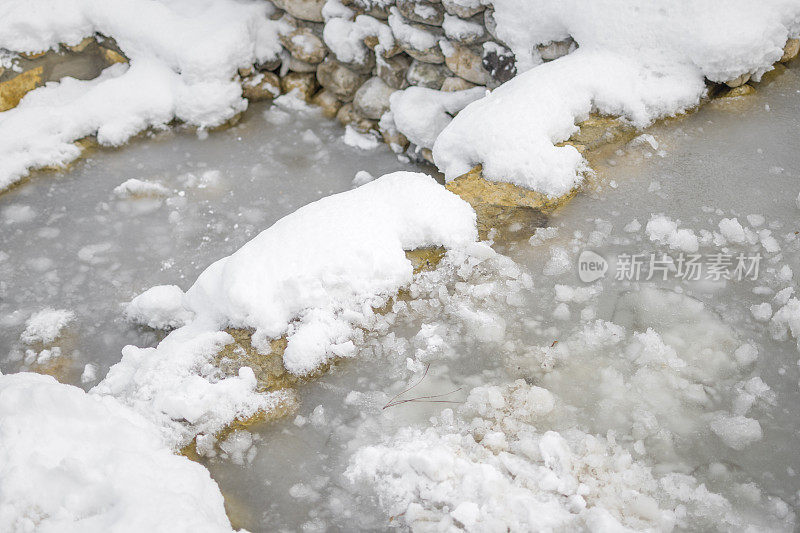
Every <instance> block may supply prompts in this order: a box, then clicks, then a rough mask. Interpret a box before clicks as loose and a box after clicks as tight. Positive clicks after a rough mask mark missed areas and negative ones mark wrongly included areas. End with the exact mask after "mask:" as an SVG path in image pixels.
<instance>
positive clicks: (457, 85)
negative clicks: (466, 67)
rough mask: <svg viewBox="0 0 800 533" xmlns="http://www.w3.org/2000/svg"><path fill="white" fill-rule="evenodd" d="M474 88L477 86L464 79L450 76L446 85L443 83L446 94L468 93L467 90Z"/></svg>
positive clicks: (446, 80)
mask: <svg viewBox="0 0 800 533" xmlns="http://www.w3.org/2000/svg"><path fill="white" fill-rule="evenodd" d="M473 87H477V85H475V84H474V83H470V82H468V81H467V80H465V79H464V78H459V77H458V76H450V77H449V78H447V79H445V80H444V83H442V88H441V90H442V91H443V92H446V93H452V92H455V91H466V90H467V89H472V88H473Z"/></svg>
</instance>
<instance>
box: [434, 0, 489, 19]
mask: <svg viewBox="0 0 800 533" xmlns="http://www.w3.org/2000/svg"><path fill="white" fill-rule="evenodd" d="M442 6H443V7H444V10H445V11H447V12H448V13H449V14H450V15H455V16H456V17H461V18H463V19H468V18H470V17H473V16H475V15H477V14H478V13H480V12H481V11H483V10H484V9H486V6H485V5H483V4H482V3H481V1H480V0H442Z"/></svg>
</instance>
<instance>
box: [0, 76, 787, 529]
mask: <svg viewBox="0 0 800 533" xmlns="http://www.w3.org/2000/svg"><path fill="white" fill-rule="evenodd" d="M799 88H800V80H799V79H798V69H797V68H794V69H791V70H789V71H788V72H786V73H784V74H783V75H781V76H779V77H778V78H777V79H776V81H774V82H773V83H771V84H769V85H766V86H764V87H762V88H760V89H759V92H758V94H756V95H755V96H751V97H748V98H746V99H738V100H730V101H728V102H725V103H714V104H712V105H709V106H706V107H705V108H703V109H702V110H701V111H699V112H698V113H695V114H693V115H692V116H689V117H687V118H685V119H683V120H681V121H679V122H674V123H671V124H668V125H666V126H663V127H660V128H657V129H655V130H654V131H653V132H651V133H652V134H653V135H654V137H653V138H641V139H640V141H639V142H637V143H634V144H633V145H631V146H629V147H628V148H626V150H625V151H623V152H620V153H618V154H617V155H615V156H614V157H613V159H612V160H609V161H607V162H605V164H604V165H603V166H602V168H600V169H599V173H598V174H599V176H598V180H597V181H598V185H597V187H595V188H594V190H593V191H591V192H589V193H585V194H582V195H580V196H579V197H577V198H576V199H575V200H574V201H573V202H571V203H570V204H568V205H567V206H566V207H565V208H564V209H563V210H562V211H560V212H558V213H557V214H555V215H554V216H553V217H552V219H551V221H550V224H551V225H550V227H549V228H547V229H545V230H539V233H538V234H537V236H536V237H534V238H533V239H531V240H530V241H528V239H521V240H520V242H517V243H515V244H512V245H509V246H505V247H503V249H502V250H499V251H501V252H502V253H503V254H505V255H506V256H507V257H508V258H510V260H509V259H506V258H503V257H496V258H490V259H487V260H486V261H484V262H483V263H481V264H480V265H477V266H476V265H475V264H474V262H470V261H471V260H470V259H468V258H463V257H449V258H447V259H446V260H445V263H444V264H443V265H442V266H441V267H440V268H439V270H437V271H436V272H433V273H428V274H424V275H423V276H422V277H421V278H420V279H419V280H418V281H417V282H416V283H415V286H414V287H412V293H413V294H414V296H416V299H415V300H413V302H411V303H408V304H398V305H396V306H395V308H394V309H393V312H391V313H389V314H388V315H387V316H386V317H385V323H384V324H382V326H383V328H382V329H381V328H379V330H378V331H376V332H375V333H374V334H372V335H370V336H369V337H368V340H367V342H366V343H365V345H364V346H362V347H360V349H359V352H360V354H359V357H357V358H355V359H353V360H349V361H345V362H343V363H340V364H338V365H336V366H335V367H334V368H333V369H332V371H331V372H330V373H328V374H327V375H325V376H324V377H322V378H321V379H319V380H317V381H314V382H312V383H310V384H307V385H304V386H303V387H302V388H301V390H300V391H299V392H300V394H299V395H300V399H301V405H300V408H299V411H298V412H297V413H296V415H293V416H291V417H289V418H288V419H286V420H283V421H279V422H277V423H271V424H269V425H264V426H254V427H252V428H250V431H242V432H236V433H234V434H233V435H232V437H230V438H229V439H228V440H227V441H225V442H223V443H221V444H220V445H219V446H217V447H213V448H212V449H211V450H210V451H208V453H207V455H208V456H210V457H206V458H205V459H204V464H206V466H208V468H209V469H210V470H211V472H212V475H213V476H214V478H215V479H216V481H217V482H218V483H219V485H220V488H221V489H222V491H223V493H224V494H225V496H226V501H227V505H228V512H229V515H230V516H231V519H232V520H233V522H234V525H235V526H237V527H245V528H247V529H249V530H251V531H275V530H287V531H297V530H304V531H315V530H325V529H335V530H354V529H365V530H374V529H383V528H386V527H390V526H403V525H404V524H411V525H415V526H418V527H423V526H427V527H429V528H430V529H435V528H445V529H446V528H447V527H449V526H466V527H472V528H473V529H474V530H503V531H505V527H507V526H508V524H509V523H511V520H512V519H513V520H515V521H516V522H514V523H516V524H517V525H518V526H519V527H522V528H523V529H524V528H525V527H524V526H525V525H526V524H527V525H528V527H530V524H532V523H538V524H539V525H540V527H545V526H546V525H547V524H550V525H552V527H555V528H559V527H569V526H570V525H571V526H573V527H586V526H587V524H594V525H595V526H598V527H599V525H602V524H603V523H604V522H603V521H604V520H606V518H607V517H606V515H605V514H603V513H607V514H609V516H613V517H614V519H616V520H617V521H619V522H621V523H624V524H625V525H627V526H629V527H633V528H636V529H644V528H653V529H656V530H666V529H669V528H670V527H671V526H675V527H677V528H678V529H679V530H686V529H688V530H713V529H715V528H716V529H721V530H742V529H745V528H746V526H748V525H749V526H752V527H753V528H755V529H756V530H765V529H774V530H787V531H790V530H792V529H793V528H794V521H793V520H794V519H793V514H794V513H796V512H797V511H798V510H799V509H798V489H800V481H798V478H797V476H796V474H797V473H798V472H800V454H798V453H797V447H796V444H795V443H796V441H797V438H798V436H800V435H799V433H800V417H798V414H797V410H796V406H797V405H798V404H800V403H799V402H800V394H799V393H798V381H800V374H799V373H798V366H797V359H798V351H797V345H796V341H797V339H796V338H793V337H792V336H791V335H792V333H788V332H787V331H785V330H786V327H785V326H783V327H782V322H781V320H782V319H779V318H771V317H772V315H773V313H777V314H776V315H775V316H776V317H778V316H787V315H788V314H789V312H788V311H787V312H786V313H784V315H779V313H780V311H779V309H780V308H782V307H784V306H785V305H787V303H788V302H789V301H790V299H791V297H792V294H791V291H790V290H787V289H788V288H790V287H794V288H795V290H796V287H797V282H796V279H797V276H798V275H800V241H799V240H798V238H797V236H796V235H797V233H796V232H798V231H800V226H799V224H800V211H799V210H798V205H797V204H796V199H797V197H798V192H800V179H799V178H800V151H798V150H797V132H798V125H799V124H800V119H799V118H798V117H800V90H798V89H799ZM263 111H264V108H255V109H254V110H252V111H251V112H250V117H249V119H248V120H245V121H244V122H243V123H242V124H241V125H239V126H237V127H234V128H232V129H230V130H227V131H225V132H220V133H214V134H211V135H210V136H209V137H208V138H207V139H205V140H199V139H198V138H197V136H195V135H193V134H185V133H175V132H166V133H163V134H159V135H155V136H154V137H153V138H151V139H144V140H140V141H137V142H135V143H133V144H131V145H130V146H128V147H126V148H124V149H121V150H118V151H114V152H99V153H96V154H94V155H92V157H90V158H89V159H88V160H85V161H82V162H80V163H78V164H77V165H76V166H75V167H74V169H72V170H70V171H67V172H63V173H58V174H55V175H39V176H34V177H33V178H32V179H31V180H30V181H28V182H27V183H25V184H23V185H22V186H20V187H18V188H16V189H14V190H13V191H12V192H10V193H8V194H5V195H3V196H2V197H0V224H2V227H3V229H2V232H0V281H1V282H2V283H0V346H3V347H4V352H5V353H3V354H0V355H2V356H3V357H4V359H2V360H0V370H2V371H3V372H14V371H17V370H20V369H21V368H26V367H29V366H30V363H29V361H26V360H25V351H24V349H25V347H24V346H23V345H22V344H21V343H20V341H19V336H20V333H21V332H22V330H23V329H24V321H25V320H26V319H27V318H28V316H29V315H30V313H31V312H33V311H37V310H39V309H41V308H44V307H53V308H57V309H58V308H63V309H69V310H71V311H73V312H74V313H75V314H76V316H77V318H76V322H75V324H74V326H73V327H71V328H70V331H72V332H73V333H71V334H70V336H68V338H67V341H65V343H63V345H62V350H63V352H64V353H63V354H62V355H61V356H60V358H56V359H54V360H51V361H66V362H67V364H66V365H64V367H63V368H58V369H57V371H58V372H59V374H60V377H62V379H67V380H69V381H70V382H72V383H75V384H81V379H80V376H81V373H82V372H83V369H84V365H86V364H87V363H91V364H93V365H96V366H97V369H96V377H97V378H101V377H102V376H103V375H105V373H106V371H107V369H108V367H109V366H110V365H111V364H113V363H114V362H116V361H117V360H118V358H119V352H120V348H121V347H122V346H123V345H125V344H129V343H132V344H136V345H139V346H145V345H149V344H153V343H154V342H155V341H156V336H155V334H154V333H152V332H146V331H143V330H142V329H140V328H136V327H133V326H131V325H129V324H127V323H126V322H124V321H123V320H122V319H121V313H120V304H121V303H122V302H125V301H127V300H129V299H130V298H131V297H132V296H134V295H135V294H137V293H138V292H140V291H141V290H142V289H145V288H147V287H150V286H153V285H157V284H162V283H175V284H178V285H180V286H182V287H184V288H186V287H187V286H188V285H189V284H190V283H191V282H192V281H193V280H194V278H195V277H196V275H197V274H198V273H199V271H201V270H202V269H203V268H204V267H205V266H207V265H208V264H209V263H210V262H212V261H213V260H215V259H217V258H218V257H221V256H223V255H226V254H229V253H231V252H232V251H234V250H235V249H237V248H238V247H240V246H241V245H242V244H243V243H244V242H246V241H247V240H248V239H250V238H251V237H253V236H254V235H255V234H256V233H257V232H258V231H259V230H260V229H262V228H265V227H267V226H269V225H270V224H271V223H272V222H274V221H275V220H277V219H278V218H280V217H281V216H283V215H285V214H287V213H289V212H291V211H293V210H294V209H296V208H297V207H299V206H301V205H303V204H306V203H308V202H310V201H313V200H315V199H317V198H320V197H321V196H325V195H328V194H331V193H333V192H337V191H341V190H346V189H348V188H349V187H351V186H353V185H352V180H353V176H354V174H355V173H356V171H358V170H361V169H365V170H367V171H369V172H370V173H372V174H374V175H379V174H381V173H384V172H387V171H390V170H395V169H399V168H404V167H405V168H408V167H409V165H403V164H401V163H399V162H398V161H397V160H396V158H395V156H394V155H393V154H391V153H389V152H388V150H384V149H382V148H381V149H379V150H375V151H371V152H361V151H358V150H357V149H355V148H350V147H348V146H345V145H344V144H343V143H342V141H341V139H340V137H341V130H340V128H339V127H338V125H334V124H329V123H326V122H320V121H319V117H317V116H316V115H312V116H308V115H307V114H305V113H303V112H300V113H299V114H296V113H298V112H296V111H290V112H285V111H281V110H279V109H274V108H273V109H272V110H270V111H267V112H266V114H264V113H263ZM287 113H289V114H287ZM129 178H138V179H146V180H155V181H159V182H160V183H161V184H163V185H164V186H165V187H166V188H167V189H168V192H166V193H165V195H164V197H162V198H149V199H122V198H119V197H117V196H116V195H115V193H114V192H113V191H114V188H115V187H117V186H118V185H120V184H121V183H122V182H124V181H125V180H127V179H129ZM754 184H755V185H754ZM659 215H663V216H659ZM723 219H736V220H737V221H738V224H739V226H741V227H739V226H737V225H736V224H734V223H733V222H731V221H728V222H722V221H723ZM676 221H679V224H678V225H673V222H676ZM721 222H722V225H721V226H720V223H721ZM680 230H688V231H680ZM715 232H716V234H717V235H714V233H715ZM584 250H592V251H594V252H596V253H598V254H600V255H601V256H602V257H604V258H605V259H607V260H608V261H609V262H610V264H609V266H608V269H609V270H608V272H607V273H606V275H605V276H604V277H602V278H600V279H599V280H598V281H596V282H593V283H584V282H582V281H580V280H579V279H578V276H577V263H578V257H579V255H580V253H581V252H582V251H584ZM651 252H658V253H661V252H670V253H672V254H673V256H677V254H679V253H680V252H683V253H684V254H692V253H697V254H700V255H701V256H702V258H703V260H704V261H706V260H707V259H708V257H710V256H711V255H712V254H722V255H732V256H734V257H735V256H736V255H738V254H740V253H742V254H744V255H746V256H747V257H750V256H751V255H753V254H756V253H758V254H760V255H761V256H762V257H761V259H760V263H759V266H760V270H759V274H758V276H757V279H743V280H729V281H727V282H725V281H718V282H711V281H708V280H703V281H688V282H687V281H682V280H680V279H678V277H677V276H676V275H675V273H674V272H667V280H666V281H653V280H650V281H648V280H646V279H644V278H646V277H647V275H646V272H645V273H644V275H643V276H642V278H640V279H641V281H640V282H639V283H633V282H630V281H625V280H617V279H615V278H616V277H617V272H618V268H620V265H621V261H618V260H616V258H618V257H620V254H629V255H633V254H645V255H646V256H648V257H649V254H650V253H651ZM276 253H280V251H279V250H276ZM657 277H661V274H660V273H659V274H658V276H657ZM751 277H755V276H751ZM676 288H677V289H678V292H676V291H675V290H674V289H676ZM794 296H795V297H796V296H797V295H796V294H794ZM764 304H768V307H769V310H768V311H767V307H765V305H764ZM751 306H756V307H753V308H752V310H751ZM798 313H800V309H798ZM795 320H800V316H798V318H796V319H795ZM799 327H800V326H799ZM793 334H794V335H796V334H797V332H794V333H793ZM67 344H70V345H69V346H67ZM34 356H35V354H34ZM30 357H31V356H29V357H28V359H30ZM42 364H43V365H45V366H46V362H45V363H42ZM426 368H428V370H427V373H426V372H425V369H426ZM518 378H521V379H523V380H525V381H524V382H521V383H516V384H514V380H515V379H518ZM95 382H96V379H91V377H90V376H86V379H85V382H84V383H83V386H84V387H85V388H88V387H90V386H91V385H93V384H94V383H95ZM418 382H419V383H420V385H418V386H417V387H415V388H413V389H412V390H411V391H409V392H407V393H406V394H405V395H403V396H402V398H420V397H422V396H431V395H442V394H445V396H440V397H437V398H435V400H437V401H446V402H452V403H424V402H409V403H404V404H400V405H394V406H390V407H387V408H384V406H386V405H388V404H389V402H390V401H391V399H392V397H393V396H394V395H395V394H397V393H400V392H402V391H403V390H404V389H406V388H408V387H410V386H411V385H413V384H414V383H418ZM492 386H494V387H495V388H492ZM475 387H483V388H480V389H475ZM455 389H459V390H455ZM471 390H472V392H470V391H471ZM451 391H454V392H452V393H451ZM514 391H517V392H514ZM519 391H522V392H519ZM520 398H522V399H520ZM450 410H452V411H450ZM432 416H437V418H436V420H435V421H434V422H431V421H430V417H432ZM412 426H413V427H416V428H426V427H428V428H429V429H428V430H422V429H420V430H410V429H408V428H409V427H412ZM756 426H757V428H758V430H756V429H755V428H756ZM549 431H552V432H554V433H548V432H549ZM473 439H474V440H473ZM475 441H480V444H476V443H475ZM565 443H568V446H567V444H565ZM593 446H595V447H596V448H592V447H593ZM534 448H535V451H531V450H532V449H534ZM599 449H602V450H603V452H602V453H599V454H593V453H592V450H594V451H595V452H597V450H599ZM375 452H380V453H375ZM609 457H612V458H613V460H612V459H608V458H609ZM459 461H463V462H459ZM481 464H484V466H481ZM488 465H491V466H488ZM620 465H622V466H620ZM626 465H628V466H626ZM346 472H347V473H346ZM510 472H513V473H514V474H513V475H511V474H510ZM481 476H484V477H481ZM576 480H577V481H576ZM573 484H574V486H573ZM512 488H513V490H512ZM709 491H710V492H709ZM711 493H715V494H711ZM465 502H468V503H469V504H468V505H465ZM534 502H535V505H534ZM581 502H583V503H581ZM459 503H460V504H459ZM586 505H589V506H597V507H598V508H602V509H603V511H598V512H596V513H593V514H592V513H589V514H587V515H585V516H583V515H581V516H582V518H581V520H582V522H579V523H578V522H576V523H572V522H569V520H570V518H569V517H570V516H578V515H580V514H581V512H582V509H583V507H585V506H586ZM504 506H507V507H504ZM582 506H583V507H582ZM520 508H522V509H530V513H532V514H533V515H535V516H533V517H531V516H527V517H526V516H519V513H522V512H523V511H520ZM534 519H535V520H539V522H535V521H534V522H531V521H530V520H534ZM526 520H527V521H526ZM504 521H505V522H504ZM542 524H544V525H542Z"/></svg>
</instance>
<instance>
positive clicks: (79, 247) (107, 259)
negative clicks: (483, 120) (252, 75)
mask: <svg viewBox="0 0 800 533" xmlns="http://www.w3.org/2000/svg"><path fill="white" fill-rule="evenodd" d="M291 107H294V106H291V105H289V106H288V108H286V109H284V108H279V107H278V106H272V107H265V106H263V105H253V106H251V109H250V110H249V111H248V112H247V117H246V119H245V120H243V121H242V122H241V123H240V124H238V125H237V126H235V127H233V128H230V129H228V130H226V131H222V132H216V133H210V134H208V135H207V136H206V135H201V136H198V135H196V134H195V133H193V132H180V131H165V132H160V133H156V134H153V135H148V137H149V138H143V139H138V140H136V141H135V142H133V143H131V144H130V145H127V146H125V147H123V148H121V149H119V150H99V151H95V152H92V153H91V154H90V155H89V157H88V158H86V159H84V160H81V161H80V162H78V163H76V164H75V165H74V167H73V168H71V169H69V170H67V171H63V172H57V173H40V174H37V175H34V176H33V177H32V178H31V179H29V180H28V181H27V182H25V183H24V184H23V185H21V186H19V187H16V188H15V189H13V190H12V191H10V192H8V193H6V194H3V195H2V197H1V198H0V227H1V228H2V229H1V230H0V346H2V347H3V352H4V353H3V354H2V356H3V359H2V360H0V369H1V370H2V371H3V372H13V371H17V370H19V369H21V368H23V367H25V366H28V365H24V360H19V358H20V356H24V354H25V351H26V350H27V349H28V347H27V346H26V345H22V344H20V342H19V337H20V334H21V332H22V331H23V330H24V329H25V321H26V320H27V319H28V318H29V316H30V315H31V314H32V313H34V312H38V311H40V310H42V309H44V308H52V309H55V310H59V309H64V310H67V311H71V312H73V313H74V314H75V316H76V318H75V320H74V321H73V322H72V323H71V324H70V325H69V327H68V329H67V330H65V331H66V334H65V335H64V339H62V342H61V344H62V346H61V349H62V352H63V353H64V355H69V357H68V358H64V359H63V360H62V362H65V363H66V365H62V366H66V367H67V368H60V369H59V371H60V372H62V373H63V372H67V376H66V378H67V379H69V380H70V381H71V382H73V383H76V384H80V381H79V379H78V378H79V377H80V375H81V373H82V372H83V369H84V365H86V364H87V363H91V364H94V365H96V366H97V369H96V376H97V378H98V379H102V377H103V376H104V375H105V373H106V371H107V370H108V367H109V366H110V365H112V364H114V363H115V362H117V361H118V360H119V358H120V349H121V348H122V347H123V346H125V345H126V344H136V345H139V346H145V345H148V344H152V343H153V342H154V341H155V337H154V335H153V334H152V333H148V332H144V331H142V330H141V329H139V328H136V327H133V326H131V325H129V324H127V323H126V322H125V321H124V320H122V318H121V311H122V307H121V304H123V303H125V302H127V301H129V300H130V299H131V298H132V297H134V296H136V295H137V294H139V293H141V292H142V291H143V290H145V289H147V288H149V287H151V286H152V285H154V284H158V283H169V284H177V285H181V286H182V287H184V288H186V287H188V285H190V284H191V283H192V282H193V281H194V279H195V278H196V277H197V275H198V274H199V273H200V272H201V271H202V270H203V269H204V268H205V267H207V266H208V265H209V264H210V263H212V262H213V261H215V260H216V259H218V258H219V257H222V256H225V255H229V254H230V253H232V252H233V251H235V250H236V249H238V248H239V247H240V246H241V245H242V244H244V243H245V242H247V241H248V240H250V239H251V238H252V237H254V236H255V235H256V234H257V233H258V232H260V231H261V230H262V229H264V228H266V227H268V226H270V225H271V224H272V223H273V222H275V221H276V220H278V219H279V218H281V217H282V216H284V215H286V214H288V213H290V212H292V211H294V210H296V209H297V208H298V207H300V206H302V205H305V204H307V203H309V202H312V201H314V200H317V199H319V198H321V197H323V196H328V195H330V194H333V193H336V192H340V191H343V190H347V189H350V188H351V187H353V186H354V185H353V184H352V181H353V179H354V176H355V174H356V173H357V172H358V171H360V170H366V171H368V172H369V173H370V174H372V175H381V174H383V173H385V172H390V171H394V170H401V169H408V168H411V166H410V165H407V164H403V163H400V162H398V160H397V158H396V156H395V155H394V154H392V153H391V152H389V151H388V149H385V150H384V149H383V148H382V147H381V149H380V150H374V151H369V152H364V151H361V150H358V149H356V148H352V147H350V146H347V145H345V144H344V142H342V140H341V137H342V129H341V128H340V127H339V126H338V124H334V123H332V122H329V121H326V120H324V119H322V118H321V115H320V114H319V113H318V111H316V110H305V111H304V110H302V109H301V110H293V109H291ZM199 137H203V138H202V139H201V138H199ZM129 180H132V181H129ZM276 253H280V252H279V251H277V250H276ZM309 253H313V251H309ZM67 343H69V345H68V346H67ZM67 351H69V352H70V354H67ZM93 384H94V382H91V381H90V382H89V383H87V384H86V385H87V386H91V385H93Z"/></svg>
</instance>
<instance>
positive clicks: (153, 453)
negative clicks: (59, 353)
mask: <svg viewBox="0 0 800 533" xmlns="http://www.w3.org/2000/svg"><path fill="white" fill-rule="evenodd" d="M0 529H1V530H3V531H33V530H36V531H97V532H105V531H118V532H128V531H130V532H139V531H162V532H167V531H170V532H171V531H203V532H208V533H211V532H224V531H231V527H230V523H229V522H228V518H227V516H226V515H225V508H224V506H223V499H222V494H221V493H220V492H219V488H218V487H217V485H216V483H214V481H213V480H212V479H211V476H210V475H209V473H208V471H206V470H205V469H204V468H203V467H202V466H200V465H199V464H196V463H193V462H191V461H189V460H188V459H186V458H185V457H180V456H176V455H174V454H173V453H172V452H171V451H170V450H169V448H167V447H166V446H165V445H164V442H163V440H162V437H161V433H160V431H159V429H158V428H157V427H156V426H155V425H153V424H152V422H149V421H147V420H145V419H144V418H143V417H142V416H141V415H139V414H137V413H135V412H133V411H132V410H131V409H129V408H127V407H124V406H123V405H121V404H120V403H119V402H118V401H117V400H115V399H113V398H108V397H101V396H97V395H93V394H86V393H85V392H83V391H82V390H81V389H79V388H77V387H72V386H70V385H62V384H60V383H58V382H56V380H55V379H53V378H51V377H49V376H42V375H39V374H28V373H21V374H11V375H0Z"/></svg>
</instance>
